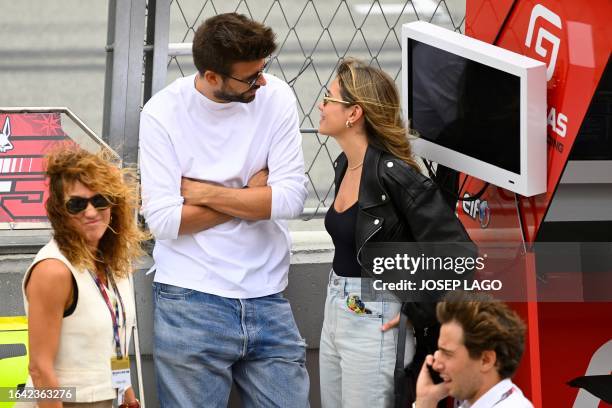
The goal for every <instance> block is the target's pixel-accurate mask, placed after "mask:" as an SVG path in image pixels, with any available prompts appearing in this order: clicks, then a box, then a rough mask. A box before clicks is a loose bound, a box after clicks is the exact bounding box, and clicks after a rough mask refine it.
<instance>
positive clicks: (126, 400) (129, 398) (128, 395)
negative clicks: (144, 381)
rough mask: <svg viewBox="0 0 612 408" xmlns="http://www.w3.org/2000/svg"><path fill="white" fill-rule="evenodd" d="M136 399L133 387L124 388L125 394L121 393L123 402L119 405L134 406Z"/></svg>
mask: <svg viewBox="0 0 612 408" xmlns="http://www.w3.org/2000/svg"><path fill="white" fill-rule="evenodd" d="M137 402H138V400H137V399H136V394H135V393H134V389H133V388H132V387H129V388H127V389H126V390H125V394H124V395H123V404H121V406H124V405H125V406H127V407H129V406H134V405H135V404H136V403H137Z"/></svg>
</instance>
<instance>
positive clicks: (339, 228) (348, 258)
mask: <svg viewBox="0 0 612 408" xmlns="http://www.w3.org/2000/svg"><path fill="white" fill-rule="evenodd" d="M358 209H359V205H358V204H357V203H355V204H353V205H352V206H351V207H350V208H348V209H347V210H345V211H342V212H341V213H339V212H337V211H336V210H335V209H334V205H333V204H332V206H331V207H330V208H329V211H327V214H326V215H325V229H326V230H327V232H328V233H329V235H330V236H331V238H332V241H333V242H334V261H333V268H334V272H336V275H338V276H344V277H348V278H360V277H361V267H360V266H359V263H358V262H357V249H356V248H355V228H356V226H357V210H358Z"/></svg>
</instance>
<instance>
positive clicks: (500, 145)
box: [402, 21, 547, 196]
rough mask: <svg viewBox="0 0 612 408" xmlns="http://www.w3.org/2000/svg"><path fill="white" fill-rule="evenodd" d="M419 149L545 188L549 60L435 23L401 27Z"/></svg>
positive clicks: (511, 184)
mask: <svg viewBox="0 0 612 408" xmlns="http://www.w3.org/2000/svg"><path fill="white" fill-rule="evenodd" d="M402 98H403V109H404V117H405V118H407V119H408V121H409V122H408V123H409V124H410V127H411V128H412V129H414V130H416V131H417V132H418V134H419V137H418V138H417V139H416V140H414V141H413V149H414V152H415V154H417V155H419V156H421V157H423V158H425V159H428V160H431V161H434V162H436V163H439V164H442V165H444V166H447V167H450V168H453V169H455V170H457V171H460V172H463V173H466V174H469V175H470V176H473V177H476V178H479V179H481V180H484V181H487V182H489V183H491V184H494V185H497V186H500V187H503V188H506V189H508V190H511V191H514V192H516V193H518V194H521V195H523V196H533V195H536V194H540V193H544V192H546V157H547V156H546V65H545V64H544V63H542V62H540V61H537V60H534V59H532V58H528V57H525V56H523V55H520V54H517V53H514V52H511V51H508V50H505V49H503V48H500V47H497V46H494V45H491V44H488V43H485V42H483V41H480V40H476V39H474V38H470V37H467V36H465V35H462V34H459V33H456V32H454V31H450V30H447V29H444V28H441V27H438V26H435V25H433V24H429V23H425V22H422V21H417V22H413V23H408V24H404V25H403V26H402Z"/></svg>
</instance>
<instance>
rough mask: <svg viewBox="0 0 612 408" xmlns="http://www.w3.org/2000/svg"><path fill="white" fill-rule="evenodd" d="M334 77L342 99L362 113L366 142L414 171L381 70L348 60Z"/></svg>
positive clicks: (394, 96) (394, 98)
mask: <svg viewBox="0 0 612 408" xmlns="http://www.w3.org/2000/svg"><path fill="white" fill-rule="evenodd" d="M337 75H338V81H339V84H340V94H341V96H342V99H343V100H345V101H347V102H350V103H354V104H356V105H359V106H360V107H361V109H362V110H363V115H364V118H365V131H366V135H367V137H368V142H369V143H370V144H372V145H373V146H375V147H377V148H379V149H381V150H385V151H387V152H389V153H391V154H392V155H394V156H396V157H397V158H399V159H401V160H403V161H404V162H406V163H407V164H408V165H410V166H412V167H414V168H415V169H417V170H418V168H419V167H418V165H417V163H416V162H415V160H414V157H413V154H412V148H411V146H410V142H409V140H408V136H409V134H410V132H409V130H408V128H407V127H406V126H405V124H404V120H403V119H402V111H401V107H400V99H399V95H398V92H397V87H396V86H395V82H393V79H391V77H390V76H389V75H387V74H386V73H385V72H384V71H383V70H381V69H378V68H374V67H371V66H369V65H366V64H365V63H363V62H361V61H359V60H356V59H352V58H349V59H345V60H343V61H342V62H341V63H340V65H339V66H338V70H337Z"/></svg>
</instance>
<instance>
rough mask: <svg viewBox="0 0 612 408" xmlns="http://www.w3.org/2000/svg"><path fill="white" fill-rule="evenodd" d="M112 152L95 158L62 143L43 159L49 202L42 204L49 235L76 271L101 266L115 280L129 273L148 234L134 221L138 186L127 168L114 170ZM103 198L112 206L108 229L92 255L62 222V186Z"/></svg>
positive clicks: (90, 154) (78, 236) (64, 189)
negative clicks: (84, 189) (83, 188)
mask: <svg viewBox="0 0 612 408" xmlns="http://www.w3.org/2000/svg"><path fill="white" fill-rule="evenodd" d="M114 161H115V160H114V158H113V156H112V154H111V153H110V152H109V151H108V150H105V149H103V150H102V151H100V152H99V153H97V154H93V153H90V152H87V151H85V150H83V149H81V148H79V147H76V146H74V145H63V146H62V147H61V148H59V149H56V150H54V151H53V152H51V153H50V154H48V155H47V157H46V175H47V176H48V178H49V198H48V199H47V202H46V204H45V206H46V209H47V216H48V217H49V221H50V222H51V226H52V227H53V237H54V239H55V241H56V242H57V245H58V247H59V249H60V251H61V252H62V254H63V255H64V256H65V257H66V258H67V259H68V260H69V261H70V263H72V264H73V265H74V266H75V267H76V268H79V269H89V270H91V271H95V270H96V266H98V267H100V266H106V267H107V270H108V271H109V272H110V273H112V274H113V276H115V277H118V278H124V277H126V276H128V274H129V273H131V270H132V267H131V264H132V261H134V260H135V259H137V258H138V257H140V256H142V255H143V254H144V251H143V250H142V247H141V243H142V242H143V241H145V240H146V239H147V238H148V234H146V233H145V232H143V231H142V230H140V228H138V225H137V223H136V211H137V209H138V204H139V202H138V187H137V186H138V183H137V178H136V173H135V171H134V170H133V169H120V168H119V167H118V166H117V165H116V164H115V163H114ZM77 181H79V182H81V183H82V184H83V185H85V186H86V187H87V188H89V189H90V190H92V191H95V192H97V193H101V194H103V195H104V196H106V197H107V198H108V199H109V200H110V201H111V203H112V206H111V220H110V224H109V228H107V230H106V232H105V233H104V235H103V236H102V238H101V239H100V242H99V244H98V251H97V253H95V252H94V251H93V250H92V249H91V248H90V247H89V246H88V245H87V242H86V241H85V238H84V237H83V236H82V235H81V234H80V233H79V232H78V231H77V230H75V228H74V227H73V226H72V225H71V224H72V223H69V222H66V220H67V219H69V217H70V214H69V213H68V211H67V210H66V206H65V194H66V188H69V187H70V186H72V185H73V184H74V183H75V182H77Z"/></svg>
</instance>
